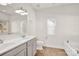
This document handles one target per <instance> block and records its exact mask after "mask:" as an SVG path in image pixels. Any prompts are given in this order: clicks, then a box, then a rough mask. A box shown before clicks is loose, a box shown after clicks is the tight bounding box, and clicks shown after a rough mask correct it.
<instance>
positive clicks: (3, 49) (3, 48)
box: [0, 35, 35, 55]
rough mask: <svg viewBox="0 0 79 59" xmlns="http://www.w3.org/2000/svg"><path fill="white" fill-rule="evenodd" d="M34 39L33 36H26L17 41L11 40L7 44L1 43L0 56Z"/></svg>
mask: <svg viewBox="0 0 79 59" xmlns="http://www.w3.org/2000/svg"><path fill="white" fill-rule="evenodd" d="M33 38H35V36H31V35H30V36H27V37H24V38H20V39H17V40H13V41H11V42H7V43H2V44H0V55H2V54H4V53H6V52H7V51H9V50H11V49H13V48H15V47H17V46H19V45H21V44H23V43H26V42H27V41H29V40H31V39H33Z"/></svg>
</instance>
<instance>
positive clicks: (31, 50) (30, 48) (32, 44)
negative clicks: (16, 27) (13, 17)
mask: <svg viewBox="0 0 79 59" xmlns="http://www.w3.org/2000/svg"><path fill="white" fill-rule="evenodd" d="M36 41H37V40H36V38H34V39H32V40H30V41H28V42H27V43H26V47H27V48H26V51H27V53H26V55H27V56H34V55H35V53H36V47H37V44H36Z"/></svg>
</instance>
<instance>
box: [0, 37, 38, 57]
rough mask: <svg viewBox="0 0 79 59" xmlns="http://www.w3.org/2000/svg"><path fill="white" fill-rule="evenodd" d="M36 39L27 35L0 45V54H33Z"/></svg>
mask: <svg viewBox="0 0 79 59" xmlns="http://www.w3.org/2000/svg"><path fill="white" fill-rule="evenodd" d="M36 41H37V39H36V38H35V36H28V37H24V38H20V39H17V40H13V41H11V42H7V43H4V44H1V45H0V56H34V55H35V53H36V48H37V44H36Z"/></svg>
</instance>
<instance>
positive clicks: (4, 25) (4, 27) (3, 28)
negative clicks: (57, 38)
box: [0, 20, 8, 33]
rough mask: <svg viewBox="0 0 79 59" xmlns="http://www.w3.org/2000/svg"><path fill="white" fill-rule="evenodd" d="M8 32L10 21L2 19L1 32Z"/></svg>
mask: <svg viewBox="0 0 79 59" xmlns="http://www.w3.org/2000/svg"><path fill="white" fill-rule="evenodd" d="M7 32H8V21H3V20H0V33H7Z"/></svg>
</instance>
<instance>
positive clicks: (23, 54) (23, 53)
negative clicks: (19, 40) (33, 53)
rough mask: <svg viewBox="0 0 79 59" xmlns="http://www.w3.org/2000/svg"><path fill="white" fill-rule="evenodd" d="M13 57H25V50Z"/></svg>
mask: <svg viewBox="0 0 79 59" xmlns="http://www.w3.org/2000/svg"><path fill="white" fill-rule="evenodd" d="M15 56H26V49H24V50H22V51H20V52H19V53H17V54H16V55H15Z"/></svg>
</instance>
